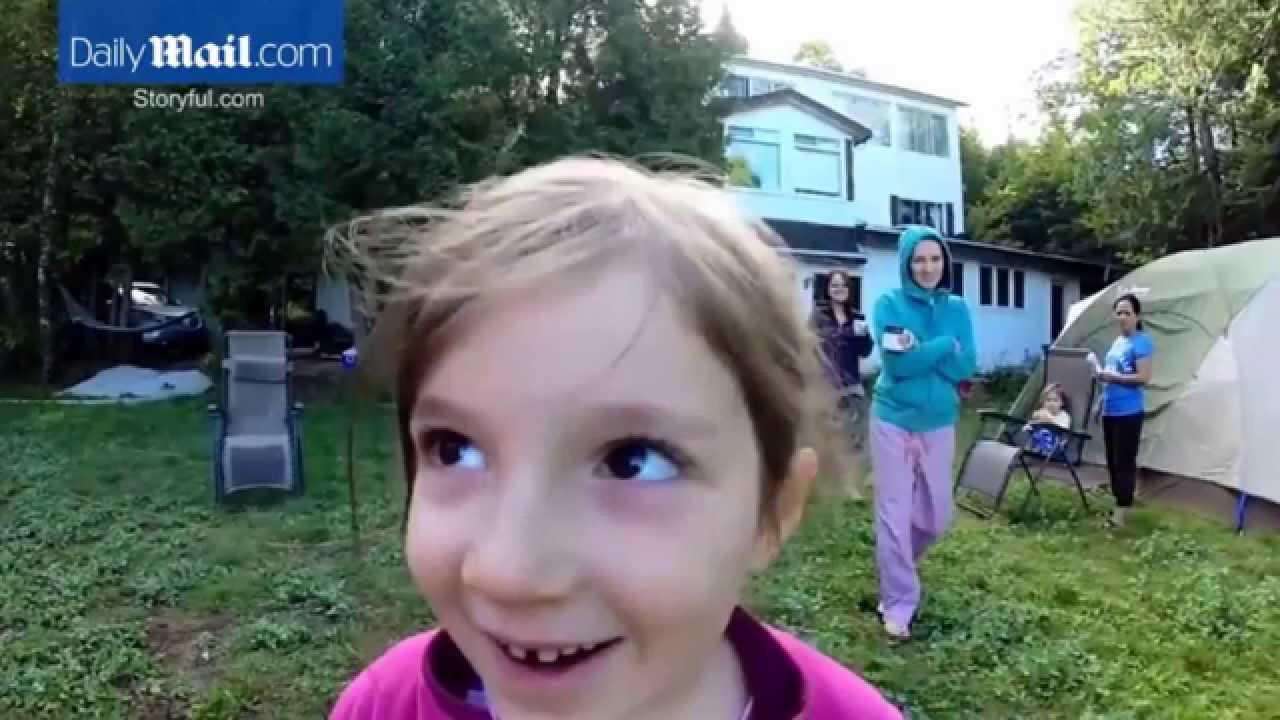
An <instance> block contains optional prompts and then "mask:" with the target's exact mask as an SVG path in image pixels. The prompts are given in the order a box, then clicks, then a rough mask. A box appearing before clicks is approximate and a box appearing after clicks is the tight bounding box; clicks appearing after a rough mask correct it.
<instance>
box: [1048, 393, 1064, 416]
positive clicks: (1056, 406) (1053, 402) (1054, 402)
mask: <svg viewBox="0 0 1280 720" xmlns="http://www.w3.org/2000/svg"><path fill="white" fill-rule="evenodd" d="M1044 409H1045V410H1048V411H1049V412H1050V413H1052V414H1054V415H1057V414H1058V413H1060V412H1062V396H1061V395H1059V394H1058V393H1056V392H1051V393H1048V394H1046V395H1045V396H1044Z"/></svg>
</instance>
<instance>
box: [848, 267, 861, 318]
mask: <svg viewBox="0 0 1280 720" xmlns="http://www.w3.org/2000/svg"><path fill="white" fill-rule="evenodd" d="M849 300H850V301H852V302H853V307H854V309H856V310H857V311H858V312H862V276H861V275H850V276H849Z"/></svg>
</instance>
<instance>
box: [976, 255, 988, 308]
mask: <svg viewBox="0 0 1280 720" xmlns="http://www.w3.org/2000/svg"><path fill="white" fill-rule="evenodd" d="M978 301H979V302H981V303H982V304H983V305H990V304H991V266H990V265H983V266H982V267H981V268H979V269H978Z"/></svg>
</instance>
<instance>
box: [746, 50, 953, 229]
mask: <svg viewBox="0 0 1280 720" xmlns="http://www.w3.org/2000/svg"><path fill="white" fill-rule="evenodd" d="M728 71H729V73H731V74H732V75H733V76H737V77H743V78H747V83H748V87H749V92H750V93H751V94H760V93H763V92H767V91H769V90H771V89H777V88H780V87H783V86H787V87H791V88H793V89H795V90H797V91H799V92H801V93H803V94H805V95H807V96H809V97H810V98H813V99H814V100H816V101H818V102H820V103H822V104H823V105H826V106H827V107H829V108H831V109H832V110H835V111H837V112H840V113H843V114H845V115H847V116H849V117H851V118H853V119H854V120H856V121H858V122H859V123H861V124H862V125H864V126H866V127H867V128H868V129H870V130H871V132H872V138H871V139H870V140H869V141H868V142H866V143H864V144H862V145H859V146H858V147H857V148H856V149H855V151H854V154H853V157H854V161H853V162H854V168H853V170H854V172H853V174H854V197H853V200H852V201H849V200H848V199H845V196H842V200H843V202H845V203H847V204H851V205H852V206H853V212H852V213H851V214H849V213H845V214H837V213H834V212H832V213H830V214H831V215H832V216H837V215H838V216H839V217H841V218H844V217H852V218H854V219H853V220H852V221H850V222H847V223H840V224H850V225H851V224H854V223H856V222H865V223H867V224H868V225H873V226H880V227H892V226H893V225H895V224H897V222H898V221H899V220H901V218H893V217H891V213H890V198H891V197H892V196H898V197H900V198H903V199H905V200H912V201H918V202H921V203H934V204H938V205H941V204H946V203H950V204H951V207H952V213H953V219H952V227H951V228H950V230H951V232H950V234H953V235H954V234H959V233H962V232H964V227H965V225H964V197H963V196H964V188H963V182H962V174H961V166H960V152H959V147H960V129H959V120H958V115H957V112H956V110H957V104H956V103H954V102H949V101H945V100H942V99H941V98H938V99H936V100H931V99H929V98H928V97H927V96H922V95H921V94H919V93H915V92H913V91H910V90H905V89H899V90H896V91H895V89H894V88H891V87H889V86H885V85H881V84H878V83H868V82H866V81H862V80H859V79H857V78H853V77H846V76H840V75H834V74H823V77H815V76H813V75H811V74H809V73H808V72H796V71H788V70H787V68H786V66H777V65H774V64H771V63H758V62H753V61H751V60H746V59H743V60H737V61H734V62H731V63H730V64H729V67H728ZM739 89H741V88H739ZM788 110H789V112H787V113H774V114H768V115H762V116H760V117H759V120H760V121H762V122H766V121H767V123H768V124H767V125H763V126H764V127H768V128H771V129H776V130H781V131H782V132H783V133H786V132H803V130H799V129H793V127H792V126H791V125H790V124H789V123H791V122H794V121H796V120H797V119H798V118H800V117H811V116H809V115H808V114H807V113H803V112H801V111H799V110H793V109H789V108H788ZM744 115H754V113H745V114H744ZM739 117H740V116H735V117H734V118H732V121H733V122H738V121H739V119H738V118H739ZM929 117H932V118H934V119H933V120H929V119H927V118H929ZM913 122H914V123H918V124H916V125H915V128H916V131H915V132H912V126H913ZM920 123H922V124H920ZM929 123H935V125H929ZM795 127H797V128H798V127H800V125H799V124H797V125H796V126H795ZM934 127H936V129H937V132H932V131H931V130H930V128H934ZM783 194H784V195H785V196H786V197H787V199H789V200H790V202H789V203H781V202H778V201H770V203H769V208H770V210H773V211H776V212H778V213H783V214H778V215H770V217H787V218H792V217H795V216H797V215H800V214H802V213H803V212H804V211H805V209H806V206H807V205H809V204H811V203H808V202H807V199H806V198H801V197H797V196H796V195H795V194H794V193H786V191H785V190H784V191H783ZM752 202H756V203H757V204H764V203H761V202H760V201H752ZM778 205H787V207H781V208H778V207H775V206H778ZM813 222H819V221H818V220H813ZM916 222H921V223H923V222H924V221H923V220H917V221H916ZM831 224H835V223H831ZM940 229H941V228H940Z"/></svg>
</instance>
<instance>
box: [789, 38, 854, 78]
mask: <svg viewBox="0 0 1280 720" xmlns="http://www.w3.org/2000/svg"><path fill="white" fill-rule="evenodd" d="M792 60H793V61H794V62H797V63H800V64H801V65H809V66H811V67H816V68H822V69H823V70H831V71H834V72H844V66H843V65H841V64H840V61H839V60H837V59H836V53H835V51H834V50H832V49H831V43H829V42H827V41H826V40H806V41H805V42H803V43H801V44H800V47H799V48H796V54H795V55H794V56H793V57H792Z"/></svg>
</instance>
